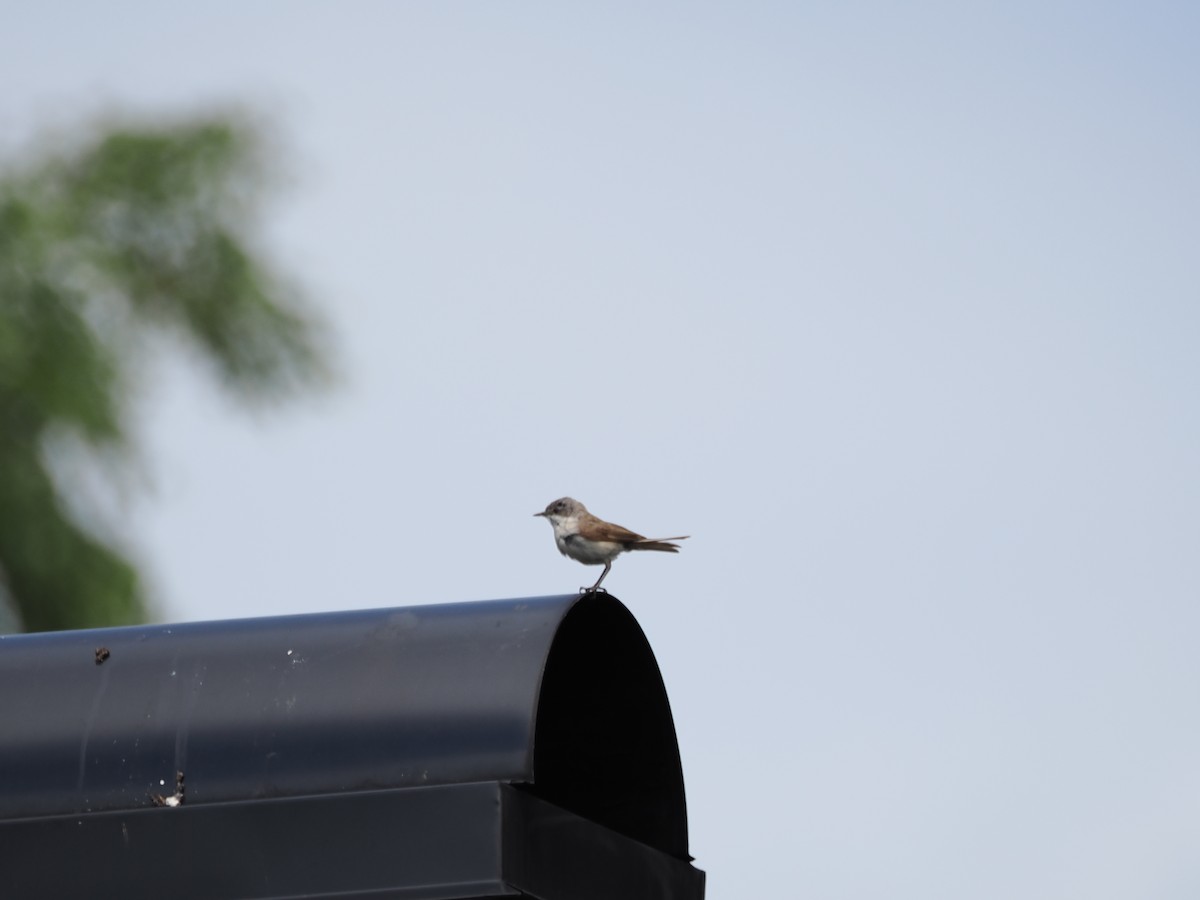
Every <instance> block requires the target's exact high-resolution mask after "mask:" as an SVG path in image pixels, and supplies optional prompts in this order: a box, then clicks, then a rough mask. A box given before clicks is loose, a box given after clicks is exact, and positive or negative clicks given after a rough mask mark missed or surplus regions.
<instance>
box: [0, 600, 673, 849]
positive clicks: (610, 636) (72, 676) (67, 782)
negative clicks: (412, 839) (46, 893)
mask: <svg viewBox="0 0 1200 900" xmlns="http://www.w3.org/2000/svg"><path fill="white" fill-rule="evenodd" d="M0 723H3V724H2V725H0V822H2V821H5V820H18V819H26V818H34V817H52V816H62V815H64V814H68V815H70V814H74V815H80V814H82V815H86V814H89V813H99V812H104V811H132V810H150V809H152V807H153V806H154V804H155V802H156V799H157V801H158V802H163V801H164V800H165V801H166V802H171V801H172V799H174V800H175V801H176V802H179V801H182V806H181V807H180V809H177V810H176V809H163V810H157V811H154V812H153V813H151V814H152V815H163V816H170V815H172V814H174V813H177V812H179V811H188V812H190V811H192V810H194V809H197V808H199V807H201V806H206V805H210V804H225V803H231V802H244V801H252V800H262V799H266V798H283V797H307V796H311V795H331V794H347V793H353V792H364V791H375V790H379V789H391V788H408V787H418V786H426V785H447V784H462V783H472V782H512V783H521V784H527V785H529V786H530V787H529V790H530V792H532V793H533V794H536V795H538V796H541V797H544V798H545V799H547V800H549V801H550V802H552V803H554V804H555V805H557V806H559V807H561V808H563V809H566V810H568V811H570V812H571V813H573V814H575V815H578V816H581V817H583V818H584V819H588V820H591V821H593V822H596V823H599V824H601V825H605V826H608V827H609V828H611V829H613V830H615V831H617V832H619V833H621V834H624V835H627V836H628V837H631V838H634V839H636V840H637V841H640V842H642V843H644V844H646V845H648V846H649V847H652V848H655V849H656V850H659V851H661V852H663V853H666V854H668V855H670V856H673V857H676V858H677V859H680V860H686V859H687V858H688V857H687V821H686V810H685V801H684V792H683V779H682V773H681V770H680V766H679V755H678V747H677V745H676V741H675V734H674V726H673V724H672V721H671V714H670V707H669V704H668V702H667V697H666V692H665V690H664V688H663V685H662V679H661V677H660V675H659V672H658V667H657V664H656V663H655V661H654V657H653V653H652V652H651V650H650V648H649V645H648V644H647V643H646V640H645V637H644V635H643V634H642V632H641V629H640V628H639V627H638V625H637V623H636V621H635V620H634V619H633V617H632V615H630V613H629V612H628V610H626V609H625V607H624V606H622V605H621V604H620V603H619V602H617V601H616V600H615V599H613V598H612V597H609V596H604V595H587V596H584V597H579V596H577V595H571V596H566V597H548V598H539V599H530V600H506V601H489V602H481V603H458V604H452V605H442V606H423V607H410V608H405V609H382V610H362V611H356V612H342V613H327V614H319V615H305V616H289V617H280V618H270V619H247V620H233V621H225V622H210V623H193V624H185V625H170V626H147V627H137V628H120V629H101V630H92V631H77V632H59V633H48V634H34V635H8V636H4V637H0ZM177 773H183V776H184V777H183V780H182V782H181V784H180V787H182V789H183V790H182V792H178V796H174V795H175V794H176V793H177V790H176V777H177ZM155 795H157V798H156V796H155ZM163 821H168V820H165V819H164V820H163ZM13 852H15V851H14V850H13V849H12V845H8V846H0V861H2V862H5V863H7V862H9V861H10V860H8V859H5V857H9V856H10V854H11V853H13Z"/></svg>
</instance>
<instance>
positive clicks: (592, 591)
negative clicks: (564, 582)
mask: <svg viewBox="0 0 1200 900" xmlns="http://www.w3.org/2000/svg"><path fill="white" fill-rule="evenodd" d="M611 568H612V560H611V559H610V560H609V561H608V562H606V563H605V564H604V571H603V572H601V573H600V577H599V578H597V579H596V583H595V584H593V585H592V586H591V587H590V588H580V589H579V590H580V591H582V592H583V593H585V594H595V593H604V594H607V593H608V591H606V590H604V588H602V587H600V582H602V581H603V580H604V576H605V575H607V574H608V570H609V569H611Z"/></svg>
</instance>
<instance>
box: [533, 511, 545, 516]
mask: <svg viewBox="0 0 1200 900" xmlns="http://www.w3.org/2000/svg"><path fill="white" fill-rule="evenodd" d="M534 515H535V516H544V515H545V513H544V512H540V513H534Z"/></svg>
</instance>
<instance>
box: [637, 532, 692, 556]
mask: <svg viewBox="0 0 1200 900" xmlns="http://www.w3.org/2000/svg"><path fill="white" fill-rule="evenodd" d="M689 537H691V535H690V534H685V535H683V536H682V537H669V538H642V539H641V540H640V541H634V542H633V543H632V544H630V545H629V549H630V550H663V551H665V552H667V553H678V552H679V545H678V544H672V543H671V541H686V540H687V539H688V538H689Z"/></svg>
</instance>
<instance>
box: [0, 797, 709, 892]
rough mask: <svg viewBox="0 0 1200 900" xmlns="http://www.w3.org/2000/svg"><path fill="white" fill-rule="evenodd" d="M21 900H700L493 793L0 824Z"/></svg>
mask: <svg viewBox="0 0 1200 900" xmlns="http://www.w3.org/2000/svg"><path fill="white" fill-rule="evenodd" d="M0 848H2V849H0V853H2V854H3V856H4V857H5V865H4V890H5V895H6V896H12V897H80V898H90V897H94V898H108V897H121V898H123V900H143V898H144V900H155V898H160V897H170V898H172V900H225V898H243V900H284V898H300V897H341V896H346V895H351V894H352V895H354V896H362V897H372V898H397V900H399V898H404V900H449V898H458V900H464V898H465V900H470V898H479V900H483V898H494V897H504V896H529V897H537V898H540V900H613V898H621V900H702V898H703V896H704V873H703V872H700V871H698V870H697V869H694V868H692V867H691V866H690V865H688V864H687V863H685V862H681V861H679V860H676V859H674V858H672V857H670V856H668V855H666V854H664V853H660V852H658V851H655V850H652V849H651V848H649V847H646V846H645V845H643V844H640V843H638V842H636V841H633V840H631V839H629V838H627V837H624V836H622V835H619V834H617V833H615V832H613V831H610V830H609V829H607V828H604V827H603V826H600V825H596V824H595V823H593V822H589V821H587V820H586V819H583V818H581V817H579V816H576V815H574V814H572V813H569V812H567V811H565V810H562V809H559V808H557V807H555V806H552V805H551V804H549V803H546V802H545V801H543V800H539V799H537V798H536V797H533V796H532V795H530V794H528V793H527V792H524V791H522V790H519V789H517V788H514V787H511V786H508V785H502V784H497V783H494V782H493V783H483V784H465V785H443V786H439V787H427V788H406V789H393V790H386V791H360V792H356V793H350V794H333V795H326V796H314V797H296V798H283V799H275V800H260V801H242V802H238V803H224V804H212V805H207V806H195V807H189V806H188V805H186V804H185V805H184V806H182V807H179V808H177V809H141V810H125V811H122V810H114V811H110V812H102V813H87V814H84V815H82V816H52V817H48V818H39V819H22V820H16V821H9V822H0Z"/></svg>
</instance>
